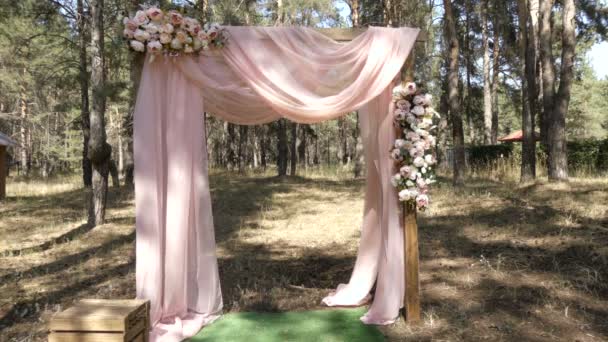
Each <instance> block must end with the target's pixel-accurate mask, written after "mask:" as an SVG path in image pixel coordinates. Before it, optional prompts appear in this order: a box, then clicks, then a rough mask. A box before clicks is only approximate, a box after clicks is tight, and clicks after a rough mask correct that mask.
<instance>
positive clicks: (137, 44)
mask: <svg viewBox="0 0 608 342" xmlns="http://www.w3.org/2000/svg"><path fill="white" fill-rule="evenodd" d="M129 45H131V48H132V49H133V50H135V51H139V52H144V50H145V49H146V46H145V45H144V43H142V42H140V41H137V40H132V41H131V42H130V43H129Z"/></svg>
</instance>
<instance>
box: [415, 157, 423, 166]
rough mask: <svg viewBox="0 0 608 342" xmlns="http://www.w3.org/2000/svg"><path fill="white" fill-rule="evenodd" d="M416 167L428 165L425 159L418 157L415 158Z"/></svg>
mask: <svg viewBox="0 0 608 342" xmlns="http://www.w3.org/2000/svg"><path fill="white" fill-rule="evenodd" d="M414 165H416V167H423V166H425V165H426V163H425V162H424V158H422V157H416V158H414Z"/></svg>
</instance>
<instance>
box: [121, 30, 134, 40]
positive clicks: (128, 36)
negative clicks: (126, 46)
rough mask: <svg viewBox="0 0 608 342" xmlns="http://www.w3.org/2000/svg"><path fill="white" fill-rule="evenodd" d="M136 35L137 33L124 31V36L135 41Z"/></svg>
mask: <svg viewBox="0 0 608 342" xmlns="http://www.w3.org/2000/svg"><path fill="white" fill-rule="evenodd" d="M134 34H135V32H133V31H131V30H129V29H125V30H124V31H122V36H123V37H125V38H128V39H133V35H134Z"/></svg>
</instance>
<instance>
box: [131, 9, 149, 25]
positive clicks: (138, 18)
mask: <svg viewBox="0 0 608 342" xmlns="http://www.w3.org/2000/svg"><path fill="white" fill-rule="evenodd" d="M133 20H135V22H137V24H139V25H145V24H147V23H148V22H149V21H150V19H148V15H147V14H146V12H144V11H137V13H135V17H134V18H133Z"/></svg>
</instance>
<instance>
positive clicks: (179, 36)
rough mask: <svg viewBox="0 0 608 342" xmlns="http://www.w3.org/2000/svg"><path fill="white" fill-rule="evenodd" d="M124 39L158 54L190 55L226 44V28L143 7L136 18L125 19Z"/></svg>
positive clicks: (130, 44)
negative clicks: (202, 23) (201, 23)
mask: <svg viewBox="0 0 608 342" xmlns="http://www.w3.org/2000/svg"><path fill="white" fill-rule="evenodd" d="M123 24H124V25H125V29H124V31H123V36H124V37H125V38H126V39H127V40H128V44H129V48H130V49H132V50H134V51H137V52H146V51H147V52H148V53H149V54H150V58H151V59H152V60H153V59H154V57H155V56H156V55H159V54H167V55H170V56H178V55H180V54H181V53H186V54H191V53H197V52H199V51H201V50H208V49H210V48H212V47H216V48H220V47H222V46H224V45H225V44H226V40H227V34H226V31H225V29H223V28H221V27H220V26H219V25H217V24H205V25H204V26H201V25H200V23H199V22H198V20H196V19H193V18H189V17H184V16H183V15H182V14H181V13H179V12H177V11H168V12H166V13H165V12H163V11H162V10H160V9H159V8H157V7H142V10H140V11H137V13H136V14H135V16H134V17H132V18H124V20H123Z"/></svg>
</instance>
